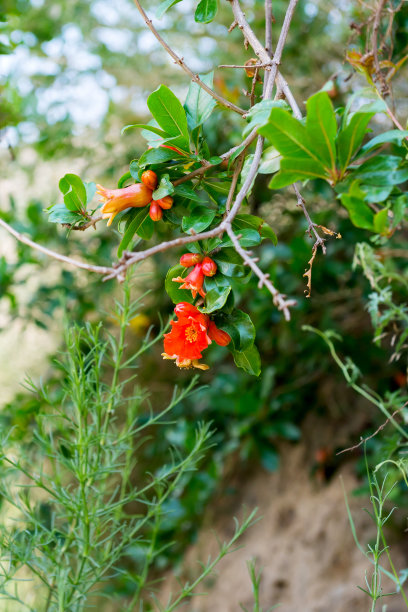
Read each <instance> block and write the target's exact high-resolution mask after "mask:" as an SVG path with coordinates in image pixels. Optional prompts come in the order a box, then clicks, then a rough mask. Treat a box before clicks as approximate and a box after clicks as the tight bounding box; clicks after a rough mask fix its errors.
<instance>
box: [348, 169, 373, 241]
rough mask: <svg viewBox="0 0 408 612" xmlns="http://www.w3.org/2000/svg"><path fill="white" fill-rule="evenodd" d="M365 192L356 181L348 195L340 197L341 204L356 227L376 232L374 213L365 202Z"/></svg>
mask: <svg viewBox="0 0 408 612" xmlns="http://www.w3.org/2000/svg"><path fill="white" fill-rule="evenodd" d="M364 197H365V194H364V191H362V190H361V189H360V187H359V184H358V182H357V181H355V182H354V183H353V184H352V185H351V187H350V191H349V192H348V193H343V194H341V196H340V200H341V203H342V204H343V206H344V207H345V208H347V210H348V213H349V215H350V219H351V222H352V223H353V224H354V225H355V226H356V227H361V228H363V229H367V230H370V231H372V232H373V231H374V213H373V211H372V210H371V208H369V207H368V206H367V204H366V203H365V202H364Z"/></svg>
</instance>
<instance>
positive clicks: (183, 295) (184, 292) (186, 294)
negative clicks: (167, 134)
mask: <svg viewBox="0 0 408 612" xmlns="http://www.w3.org/2000/svg"><path fill="white" fill-rule="evenodd" d="M185 270H186V268H184V266H181V265H180V264H178V265H177V266H173V267H172V268H170V270H169V271H168V272H167V274H166V280H165V281H164V288H165V289H166V292H167V295H168V296H169V298H170V299H171V300H172V301H173V302H174V304H179V303H180V302H189V304H193V302H194V298H193V296H192V294H191V291H189V290H188V289H180V285H181V283H175V282H174V281H173V280H172V279H173V278H176V277H177V276H182V275H183V273H184V272H185Z"/></svg>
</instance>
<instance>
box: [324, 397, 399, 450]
mask: <svg viewBox="0 0 408 612" xmlns="http://www.w3.org/2000/svg"><path fill="white" fill-rule="evenodd" d="M407 404H408V402H405V404H404V405H403V406H401V408H398V410H395V412H393V413H392V414H391V415H390V417H389V418H388V419H387V420H386V421H385V422H384V423H383V424H382V425H380V426H379V428H378V429H377V430H376V431H375V432H374V433H373V434H371V436H368V438H361V441H360V442H359V443H358V444H355V445H354V446H350V448H344V449H343V450H341V451H339V452H338V453H336V456H337V455H341V454H342V453H348V452H349V451H353V450H356V448H358V447H359V446H361V445H362V444H364V443H365V442H368V440H371V438H374V437H375V436H376V435H377V434H378V433H380V431H382V430H383V429H384V428H385V427H386V426H387V425H388V423H389V422H390V421H391V419H393V418H394V417H395V415H397V414H398V413H399V412H401V411H402V410H404V408H405V407H406V406H407Z"/></svg>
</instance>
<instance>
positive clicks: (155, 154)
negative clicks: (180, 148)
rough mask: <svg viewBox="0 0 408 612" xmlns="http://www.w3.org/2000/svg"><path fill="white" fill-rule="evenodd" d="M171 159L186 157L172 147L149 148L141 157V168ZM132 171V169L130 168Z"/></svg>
mask: <svg viewBox="0 0 408 612" xmlns="http://www.w3.org/2000/svg"><path fill="white" fill-rule="evenodd" d="M171 159H177V160H181V159H183V160H184V159H185V158H184V157H183V156H182V155H180V154H179V153H176V151H173V150H172V149H164V148H160V149H148V150H147V151H145V152H144V153H143V155H142V156H141V157H140V159H139V166H140V167H141V168H145V167H146V166H149V165H151V164H163V163H164V162H167V161H170V160H171ZM130 171H131V172H132V170H130Z"/></svg>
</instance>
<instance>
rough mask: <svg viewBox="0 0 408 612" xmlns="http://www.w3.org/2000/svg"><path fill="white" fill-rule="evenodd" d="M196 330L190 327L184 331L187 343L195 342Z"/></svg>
mask: <svg viewBox="0 0 408 612" xmlns="http://www.w3.org/2000/svg"><path fill="white" fill-rule="evenodd" d="M197 336H198V334H197V330H196V329H194V327H193V326H192V325H191V327H187V329H186V340H187V342H196V340H197Z"/></svg>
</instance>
